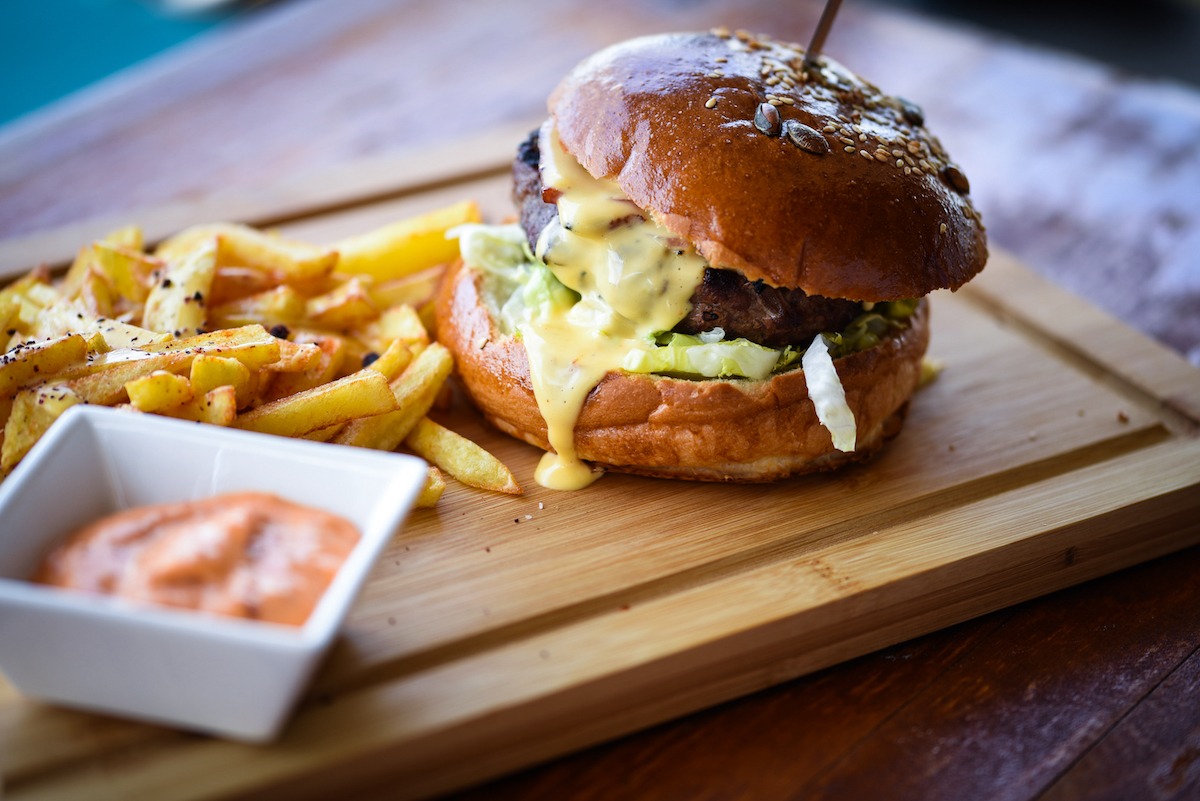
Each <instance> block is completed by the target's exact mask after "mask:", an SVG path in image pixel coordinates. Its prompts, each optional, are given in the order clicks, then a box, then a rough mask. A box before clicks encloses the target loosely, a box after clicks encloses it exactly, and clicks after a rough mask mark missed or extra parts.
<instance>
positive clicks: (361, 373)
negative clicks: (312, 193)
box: [0, 202, 521, 506]
mask: <svg viewBox="0 0 1200 801" xmlns="http://www.w3.org/2000/svg"><path fill="white" fill-rule="evenodd" d="M478 220H479V210H478V208H477V207H476V205H475V204H474V203H472V202H464V203H459V204H455V205H453V206H450V207H447V208H444V209H439V210H437V211H433V212H430V213H428V214H424V215H421V216H418V217H415V218H409V219H404V220H401V221H399V222H396V223H393V224H391V225H388V226H386V227H384V228H381V229H378V230H375V231H371V232H369V233H367V234H365V235H362V236H357V237H353V238H349V239H345V240H342V241H340V242H337V243H334V244H333V245H330V246H319V245H315V244H311V243H306V242H297V241H291V240H288V239H285V238H283V237H281V236H278V235H276V234H273V233H270V232H265V231H261V230H257V229H254V228H250V227H248V226H244V225H238V224H231V223H220V224H214V225H204V226H198V227H195V228H190V229H187V230H185V231H183V232H181V233H179V234H176V235H175V236H173V237H171V238H169V239H167V240H166V241H164V242H161V243H160V244H158V246H157V247H156V248H154V249H153V250H152V251H150V252H148V251H147V249H146V248H145V245H144V242H143V237H142V233H141V231H140V229H138V228H137V227H127V228H122V229H120V230H117V231H114V232H112V233H111V234H109V235H108V236H106V237H104V238H103V239H101V240H99V241H97V242H94V243H92V244H90V245H88V246H86V247H84V248H83V249H82V250H80V251H79V254H78V256H77V257H76V259H75V261H74V262H73V263H72V265H71V266H70V268H69V269H68V270H67V272H66V274H65V275H63V276H62V277H61V278H57V279H56V278H54V277H53V276H52V275H51V273H50V272H49V271H48V270H46V269H44V268H38V269H35V270H33V271H31V272H30V273H28V274H27V275H25V276H23V277H21V278H19V279H17V280H16V281H14V282H13V283H11V284H10V285H9V286H7V287H5V288H4V289H2V290H0V335H2V336H4V337H7V340H6V342H7V344H6V346H5V347H4V350H5V353H4V355H3V356H0V424H2V425H3V435H2V440H0V478H2V477H3V476H5V475H7V474H8V473H9V472H10V471H11V470H12V469H13V468H14V467H15V466H16V465H17V464H18V463H19V462H20V461H21V459H22V458H23V457H24V456H25V454H26V453H28V452H29V450H30V449H31V448H32V447H33V445H34V443H36V442H37V441H38V439H39V438H40V437H41V436H42V435H43V434H44V433H45V432H46V431H47V430H48V429H49V427H50V425H51V424H52V423H53V422H54V421H55V420H56V419H57V418H58V417H59V415H61V414H62V413H63V412H64V411H65V410H66V409H68V408H70V407H71V406H73V405H75V404H77V403H94V404H103V405H106V406H116V407H121V408H125V409H129V410H130V411H132V412H136V413H152V414H161V415H168V416H171V417H178V418H182V419H186V420H194V421H197V422H201V423H209V424H212V425H222V426H233V427H236V428H242V429H247V430H250V431H259V432H265V433H270V434H278V435H282V436H288V437H303V438H305V439H310V440H319V441H323V442H331V443H338V444H343V445H357V446H359V447H365V448H377V449H380V450H387V451H391V450H396V449H397V448H400V447H401V446H404V447H405V448H406V449H408V450H410V451H411V452H413V453H415V454H417V455H418V456H421V457H423V458H424V459H426V460H427V461H428V462H429V463H430V470H429V476H428V479H427V481H426V486H425V489H424V491H423V492H422V494H421V497H420V500H419V501H418V505H421V506H433V505H435V504H436V503H437V501H438V499H439V498H440V497H441V495H442V492H443V490H444V489H445V486H446V483H445V477H444V475H443V472H442V471H445V473H447V474H449V475H450V476H452V477H454V478H456V479H458V480H459V481H461V482H463V483H465V484H468V485H471V486H475V487H480V488H483V489H488V490H494V491H497V492H504V493H510V494H518V493H520V492H521V488H520V486H519V485H518V484H517V482H516V481H515V480H514V479H513V476H512V473H511V472H510V471H509V470H508V468H506V467H505V466H504V465H503V464H502V463H501V462H500V461H498V460H497V459H496V458H495V457H493V456H492V455H491V454H489V453H488V452H487V451H485V450H484V449H483V448H481V447H480V446H479V445H478V444H476V443H474V442H472V441H470V440H468V439H466V438H464V437H462V436H460V435H458V434H456V433H455V432H453V431H451V430H449V429H447V428H445V427H443V426H441V425H439V424H437V423H435V422H434V421H432V420H430V419H429V418H428V417H427V416H426V415H427V414H428V413H429V411H430V410H431V409H432V408H433V407H434V406H435V404H438V403H444V402H445V395H446V390H447V389H448V388H447V387H446V379H447V378H448V377H449V375H450V373H451V371H452V369H453V366H454V365H453V361H452V359H451V356H450V354H449V352H448V351H447V350H446V349H445V348H444V347H442V346H441V345H439V344H438V343H437V342H434V341H431V339H430V335H429V327H430V326H429V324H428V321H429V318H428V314H429V313H430V306H431V301H432V295H433V292H434V289H435V287H436V284H437V280H438V277H439V274H440V271H441V269H442V265H444V264H445V263H446V262H449V261H451V260H452V259H453V258H455V256H456V255H457V242H456V241H455V240H453V239H448V238H447V236H446V232H447V231H448V230H449V229H451V228H453V227H454V226H456V225H458V224H461V223H466V222H477V221H478ZM4 341H5V340H2V339H0V342H4ZM439 468H440V469H439Z"/></svg>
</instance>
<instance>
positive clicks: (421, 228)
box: [336, 201, 480, 280]
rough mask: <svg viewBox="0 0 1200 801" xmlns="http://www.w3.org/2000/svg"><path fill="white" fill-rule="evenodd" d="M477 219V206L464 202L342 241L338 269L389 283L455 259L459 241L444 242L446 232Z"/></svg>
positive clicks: (339, 245) (470, 202) (339, 247)
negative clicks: (391, 280) (390, 280)
mask: <svg viewBox="0 0 1200 801" xmlns="http://www.w3.org/2000/svg"><path fill="white" fill-rule="evenodd" d="M479 219H480V217H479V206H478V205H477V204H476V203H475V202H474V201H463V202H461V203H456V204H454V205H453V206H448V207H446V208H443V209H438V210H436V211H431V212H429V213H427V214H423V215H421V216H420V217H413V218H411V219H407V220H401V221H399V222H396V223H392V224H391V225H388V226H385V227H383V228H379V229H376V230H374V231H370V232H368V233H366V234H363V235H361V236H356V237H351V238H349V239H343V240H342V241H340V242H338V243H337V245H336V248H337V250H338V252H339V253H340V254H341V259H340V261H339V264H338V270H339V271H340V272H343V273H351V274H354V273H363V274H366V275H370V276H373V277H375V278H377V279H380V280H388V279H394V278H399V277H401V276H404V275H411V274H412V273H415V272H419V271H421V270H424V269H427V268H429V267H433V266H434V265H437V264H442V263H444V262H448V261H452V260H454V259H456V258H458V240H457V239H447V238H446V231H448V230H449V229H451V228H453V227H454V226H456V225H462V224H463V223H469V222H479Z"/></svg>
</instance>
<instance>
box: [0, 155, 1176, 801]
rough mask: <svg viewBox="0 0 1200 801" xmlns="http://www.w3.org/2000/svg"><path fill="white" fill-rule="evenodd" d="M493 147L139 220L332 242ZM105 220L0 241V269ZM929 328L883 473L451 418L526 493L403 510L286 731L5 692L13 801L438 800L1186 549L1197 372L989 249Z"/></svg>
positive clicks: (449, 190) (503, 204)
mask: <svg viewBox="0 0 1200 801" xmlns="http://www.w3.org/2000/svg"><path fill="white" fill-rule="evenodd" d="M499 141H504V142H505V144H504V147H503V149H502V151H497V155H495V156H494V157H493V155H492V154H490V153H487V152H486V148H485V152H484V153H483V154H482V155H481V154H480V153H479V152H476V153H475V154H474V155H473V156H472V158H471V160H470V161H467V162H462V161H456V162H454V163H455V164H456V165H457V166H456V167H455V168H453V169H452V168H448V167H443V171H442V173H441V174H440V177H439V175H438V173H437V172H436V171H433V172H431V168H430V167H429V164H430V162H429V161H428V160H424V161H423V162H422V164H414V163H408V164H391V165H388V167H387V170H381V169H380V165H372V166H371V167H370V168H369V169H364V168H359V169H358V170H356V171H355V172H354V173H353V174H348V175H344V176H342V177H343V178H344V179H345V180H344V181H342V182H341V183H339V182H338V181H325V182H323V183H321V184H320V186H322V187H324V188H325V189H326V190H327V191H326V193H325V194H324V195H322V193H321V191H319V189H314V188H312V187H309V188H308V189H307V190H306V191H307V194H301V195H299V196H297V195H296V194H294V193H284V192H273V193H272V192H268V193H264V194H263V195H261V196H259V197H256V198H238V199H235V200H229V199H226V202H224V203H217V202H213V201H209V202H207V203H206V204H203V205H198V206H196V207H193V208H192V209H191V211H190V212H189V211H188V210H187V209H171V210H157V211H156V212H154V213H152V214H150V215H148V216H149V217H150V220H149V221H147V220H142V222H144V223H146V222H148V224H147V227H148V228H149V229H150V231H151V233H152V234H153V233H157V234H163V233H166V232H168V231H169V230H171V229H173V228H176V227H180V226H182V225H186V224H189V223H195V222H204V221H208V220H210V219H213V218H216V217H238V218H241V219H245V220H247V221H250V222H258V223H265V222H269V223H278V224H282V225H283V227H284V228H286V229H287V230H288V231H289V232H291V233H294V234H295V235H296V236H299V237H304V238H312V239H315V240H327V239H332V238H334V237H336V236H338V235H341V234H343V233H352V232H359V231H363V230H366V229H367V228H369V227H371V226H372V225H375V224H378V223H380V222H384V221H388V220H391V219H394V218H396V217H397V216H402V215H406V214H410V213H414V212H417V211H421V210H425V209H429V208H433V207H436V206H438V205H441V204H444V203H447V202H450V201H453V200H459V199H462V198H466V197H473V198H476V199H478V200H479V201H480V203H481V205H482V206H483V207H484V209H485V212H486V213H487V214H488V216H489V217H490V219H493V220H498V219H500V218H502V217H503V216H504V215H506V214H508V213H509V205H508V179H507V175H506V169H505V161H506V159H507V155H506V153H507V151H508V150H509V149H510V147H509V143H511V141H515V138H509V139H507V140H506V141H505V140H504V138H503V137H501V138H500V140H499ZM500 152H504V153H505V155H499V153H500ZM439 163H441V164H443V165H445V164H448V163H450V162H447V161H441V162H439ZM388 170H390V172H389V171H388ZM189 215H191V216H189ZM130 221H138V220H130ZM110 222H111V221H99V222H94V223H88V224H81V225H78V226H73V227H72V228H71V229H69V230H68V229H64V230H62V231H57V232H49V233H46V234H39V235H37V236H35V237H28V238H26V239H24V240H22V241H19V242H10V243H7V244H0V272H2V271H3V270H4V268H5V267H6V266H9V267H11V266H13V265H17V264H22V265H28V264H29V263H31V262H32V261H35V260H46V261H50V262H54V261H57V260H62V259H64V258H67V257H69V255H70V254H71V253H72V252H73V251H74V249H75V248H77V247H78V246H79V245H80V244H82V241H83V240H82V239H81V236H82V235H83V234H85V233H86V234H87V235H88V236H91V235H93V234H94V232H95V231H98V230H103V226H106V225H108V224H109V223H110ZM22 260H23V261H22ZM933 331H934V336H933V345H932V347H931V356H932V357H933V358H934V359H936V360H938V361H940V362H941V363H943V364H944V371H943V372H942V374H941V375H940V376H939V377H938V378H937V380H935V381H934V382H933V383H932V384H930V385H929V386H927V387H926V388H925V389H923V390H921V391H920V393H919V394H918V396H917V398H916V400H915V402H914V405H913V408H912V411H911V413H910V416H909V419H908V423H907V426H906V428H905V430H904V432H903V433H902V435H901V436H900V437H899V438H898V439H897V440H895V441H894V442H893V443H892V444H891V445H890V446H889V447H888V448H887V449H886V450H885V451H884V452H883V454H882V455H881V456H880V457H879V458H878V459H876V460H875V461H873V462H871V463H869V464H867V465H863V466H859V467H854V468H851V469H849V470H846V471H844V472H841V473H838V474H835V475H830V476H812V477H804V478H799V479H795V480H790V481H786V482H782V483H779V484H774V485H769V486H723V485H702V484H688V483H677V482H667V481H658V480H652V479H644V478H635V477H628V476H617V475H611V476H608V477H605V478H604V479H603V480H601V481H600V482H598V483H597V484H595V485H594V486H593V487H591V488H589V489H587V490H585V491H582V492H578V493H555V492H551V491H548V490H544V489H542V488H540V487H538V486H537V485H536V484H534V482H533V479H532V475H533V468H534V465H535V464H536V461H537V458H538V455H539V454H538V452H536V451H535V450H533V449H532V448H530V447H528V446H526V445H524V444H522V443H519V442H516V441H514V440H511V439H508V438H506V437H504V436H502V435H500V434H497V433H496V432H494V431H492V430H490V429H488V428H487V427H485V425H484V424H483V423H482V422H481V421H480V419H479V418H478V416H477V415H475V414H474V413H473V411H472V410H470V409H469V408H466V407H465V406H464V405H462V404H459V405H458V406H457V407H456V408H455V409H454V410H453V411H452V412H451V413H450V414H449V415H448V418H447V419H448V422H449V423H450V424H451V425H452V426H453V427H455V428H456V429H458V430H459V431H461V432H462V433H465V434H467V435H469V436H471V437H473V438H475V439H477V440H478V441H480V442H482V443H483V444H485V445H486V446H487V447H488V448H489V449H491V450H493V451H494V452H495V453H496V454H497V455H499V456H500V457H501V458H503V459H504V460H505V461H506V462H507V463H508V464H509V465H510V466H511V467H512V468H513V470H514V472H515V473H516V474H517V476H518V479H519V480H521V481H522V483H523V484H524V485H525V488H526V493H525V494H524V495H523V496H520V497H502V496H497V495H492V494H485V493H480V492H476V491H473V490H469V489H466V488H463V487H461V486H452V487H451V488H450V489H449V490H448V491H447V493H446V496H445V497H444V498H443V500H442V502H441V504H440V505H439V506H438V508H437V509H436V510H427V511H420V512H417V513H414V515H413V516H412V518H411V519H410V521H409V524H408V526H407V528H406V529H405V530H404V531H403V532H401V533H400V534H399V535H398V536H397V537H396V539H395V541H394V542H393V543H392V545H391V547H390V548H389V550H388V551H387V553H386V555H385V557H384V558H383V559H382V561H381V562H380V563H379V565H378V567H377V569H376V571H375V574H374V576H373V578H372V580H371V582H370V583H369V585H368V587H367V589H366V590H365V592H364V594H363V596H362V597H361V598H360V600H359V603H358V605H357V607H356V608H355V610H354V612H353V613H352V616H351V618H350V620H349V622H348V625H347V628H346V630H345V632H344V635H343V637H342V638H341V639H340V641H339V642H338V644H337V646H336V647H335V649H334V652H333V654H332V656H331V658H330V659H329V661H328V663H327V664H326V665H325V667H324V669H323V670H322V671H321V672H320V673H319V675H318V676H317V678H316V679H315V681H314V683H313V686H312V687H311V689H310V692H309V693H308V695H307V697H306V699H305V700H304V702H303V703H302V704H301V706H300V708H299V709H298V711H297V714H296V716H295V717H294V719H293V720H292V722H291V724H290V726H289V727H288V728H287V730H286V731H285V733H284V735H283V737H282V738H281V739H280V740H279V741H278V742H277V743H275V744H273V745H270V746H246V745H239V744H234V743H229V742H224V741H220V740H214V739H209V738H205V737H197V736H194V735H188V734H184V733H181V732H175V731H171V730H167V729H161V728H157V727H153V726H147V725H142V724H136V723H131V722H125V721H119V720H115V719H111V718H104V717H99V716H94V715H88V714H84V713H79V712H73V711H67V710H59V709H54V708H51V707H47V706H43V705H40V704H37V703H35V702H32V701H29V700H26V699H23V698H20V697H19V696H17V695H16V693H15V692H14V691H13V690H12V689H11V688H10V687H8V685H6V684H4V683H3V682H2V681H0V766H2V768H3V776H4V788H5V789H6V790H7V791H8V793H9V796H8V797H11V798H14V799H17V798H79V797H87V798H91V799H106V798H111V799H128V798H150V797H153V798H157V799H185V798H186V799H195V798H213V797H221V798H225V797H238V796H243V795H247V796H249V795H253V796H255V797H262V796H263V795H264V794H266V795H269V796H271V797H275V796H276V795H277V796H279V797H286V798H289V799H294V798H323V797H327V796H329V795H331V794H333V793H342V794H347V793H349V794H350V796H351V797H369V796H370V795H371V794H373V793H374V794H379V795H386V796H387V797H388V798H407V797H421V796H427V795H429V794H433V793H436V792H439V791H445V790H448V789H451V788H454V787H458V786H462V785H465V784H468V783H471V782H474V781H478V780H480V779H483V778H486V777H490V776H494V775H497V774H499V773H502V772H505V771H510V770H513V769H516V768H518V767H521V766H525V765H529V764H532V763H534V762H537V761H540V760H544V759H547V758H549V757H551V756H554V755H557V754H561V753H564V752H567V751H570V750H573V749H577V748H580V747H582V746H585V745H588V744H591V743H595V742H598V741H601V740H604V739H608V738H612V737H615V736H617V735H620V734H622V733H626V732H629V731H632V730H635V729H638V728H641V727H645V726H647V725H650V724H653V723H655V722H659V721H662V720H665V719H668V718H671V717H675V716H678V715H681V714H683V713H686V712H689V711H692V710H696V709H699V708H702V707H705V706H709V705H712V704H715V703H717V702H719V701H722V700H725V699H729V698H732V697H735V696H738V695H741V694H744V693H748V692H752V691H754V690H757V689H760V688H763V687H767V686H770V685H772V684H775V683H777V682H780V681H783V680H786V679H789V678H792V677H794V676H797V675H800V674H803V673H807V672H810V671H813V670H816V669H819V668H822V667H825V666H828V665H832V664H835V663H837V662H840V661H842V660H846V659H849V658H852V657H855V656H858V655H861V654H864V653H866V652H869V651H872V650H874V649H878V648H881V647H883V646H886V645H889V644H892V643H895V642H898V641H901V640H905V639H907V638H911V637H914V636H916V635H919V634H922V633H925V632H928V631H931V630H934V629H937V628H940V627H944V626H948V625H951V624H954V623H957V622H960V621H962V620H965V619H967V618H969V617H972V616H974V615H979V614H982V613H985V612H988V611H991V610H994V609H997V608H1000V607H1003V606H1006V605H1009V604H1013V603H1016V602H1018V601H1021V600H1024V599H1028V598H1031V597H1034V596H1036V595H1039V594H1042V593H1046V592H1050V591H1052V590H1055V589H1059V588H1062V587H1065V586H1068V585H1070V584H1074V583H1077V582H1081V581H1086V580H1088V579H1090V578H1094V577H1096V576H1100V575H1102V574H1104V573H1107V572H1110V571H1114V570H1118V569H1120V568H1122V567H1126V566H1128V565H1132V564H1134V563H1137V562H1140V561H1143V560H1146V559H1150V558H1153V557H1156V556H1159V555H1161V554H1165V553H1169V552H1171V551H1173V550H1176V549H1180V548H1183V547H1185V546H1187V545H1190V544H1192V543H1195V542H1198V541H1200V437H1198V435H1197V431H1198V430H1200V370H1197V369H1195V368H1193V367H1191V366H1190V365H1188V364H1187V363H1186V362H1185V361H1184V360H1183V359H1181V358H1180V357H1178V356H1177V355H1175V354H1173V353H1171V352H1169V351H1167V350H1165V349H1164V348H1162V347H1161V346H1159V345H1157V344H1155V343H1154V342H1152V341H1150V340H1148V339H1146V338H1145V337H1143V336H1141V335H1140V334H1138V333H1136V332H1134V331H1132V330H1130V329H1128V328H1126V327H1124V326H1123V325H1122V324H1120V323H1119V322H1118V321H1116V320H1114V319H1112V318H1110V317H1108V316H1106V315H1105V314H1103V313H1101V312H1099V311H1097V310H1096V309H1094V308H1092V307H1091V306H1089V305H1088V304H1086V303H1085V302H1083V301H1081V300H1080V299H1078V298H1076V297H1073V296H1071V295H1069V294H1067V293H1066V292H1064V291H1062V290H1060V289H1058V288H1056V287H1054V286H1052V285H1050V284H1049V283H1048V282H1046V281H1045V280H1043V279H1041V278H1039V277H1038V276H1036V275H1035V274H1034V273H1032V272H1031V271H1030V270H1028V269H1026V268H1025V267H1023V266H1022V265H1020V264H1019V263H1017V262H1016V261H1015V260H1014V259H1013V258H1011V257H1009V256H1007V255H1005V254H1004V253H994V254H993V257H992V260H991V263H990V264H989V266H988V268H987V269H986V270H985V271H984V273H983V275H982V276H980V277H979V278H978V279H976V280H975V281H974V282H973V283H971V284H970V285H968V287H966V288H964V289H963V290H961V291H959V292H958V293H957V294H954V295H951V294H949V293H938V294H937V295H935V297H934V298H933Z"/></svg>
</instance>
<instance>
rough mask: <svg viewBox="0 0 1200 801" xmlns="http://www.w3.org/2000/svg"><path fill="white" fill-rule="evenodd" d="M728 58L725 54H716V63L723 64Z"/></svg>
mask: <svg viewBox="0 0 1200 801" xmlns="http://www.w3.org/2000/svg"><path fill="white" fill-rule="evenodd" d="M728 60H729V59H728V58H726V57H725V56H717V63H718V64H724V63H725V62H726V61H728Z"/></svg>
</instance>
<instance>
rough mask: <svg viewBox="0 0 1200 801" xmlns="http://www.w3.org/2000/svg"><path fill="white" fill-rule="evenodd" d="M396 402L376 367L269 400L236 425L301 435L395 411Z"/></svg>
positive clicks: (243, 416) (255, 429) (236, 422)
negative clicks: (375, 369)
mask: <svg viewBox="0 0 1200 801" xmlns="http://www.w3.org/2000/svg"><path fill="white" fill-rule="evenodd" d="M396 406H397V404H396V398H395V397H394V396H393V395H392V390H391V388H390V387H389V386H388V382H387V379H386V378H384V377H383V376H382V375H381V374H380V373H377V372H375V371H374V370H359V371H358V372H357V373H351V374H350V375H348V376H346V377H345V378H339V379H338V380H337V381H331V382H329V383H328V384H322V385H321V386H319V387H316V388H314V389H310V390H306V391H304V392H300V393H297V394H295V395H291V396H289V397H286V398H281V399H280V400H277V401H272V402H271V403H265V404H263V405H262V406H259V407H258V408H257V409H253V410H251V411H249V412H246V413H245V414H242V415H240V416H239V417H238V419H237V420H236V421H235V423H234V425H236V426H237V427H238V428H241V429H245V430H247V431H259V432H262V433H264V434H279V435H281V436H285V437H301V436H304V435H305V434H307V433H308V432H310V431H316V430H317V429H321V428H326V427H328V426H332V425H336V424H338V423H344V422H346V421H348V420H355V419H357V418H364V417H370V416H371V415H382V414H384V413H386V412H391V411H394V410H395V409H396Z"/></svg>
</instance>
